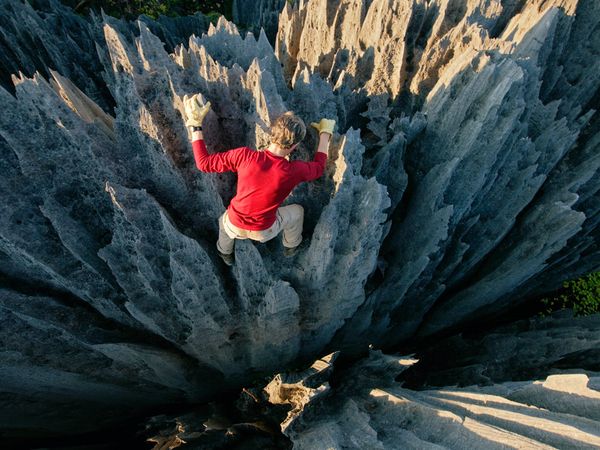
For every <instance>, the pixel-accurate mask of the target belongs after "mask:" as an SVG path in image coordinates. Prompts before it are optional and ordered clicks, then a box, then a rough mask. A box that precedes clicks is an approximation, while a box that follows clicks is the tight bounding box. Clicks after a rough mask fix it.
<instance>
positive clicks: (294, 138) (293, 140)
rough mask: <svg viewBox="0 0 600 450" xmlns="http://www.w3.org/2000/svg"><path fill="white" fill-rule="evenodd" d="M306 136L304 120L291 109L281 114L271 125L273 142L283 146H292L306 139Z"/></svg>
mask: <svg viewBox="0 0 600 450" xmlns="http://www.w3.org/2000/svg"><path fill="white" fill-rule="evenodd" d="M304 136H306V125H304V121H303V120H302V119H301V118H300V117H298V116H297V115H296V114H294V113H293V112H291V111H288V112H286V113H284V114H282V115H281V116H279V117H278V118H277V119H275V122H273V125H272V126H271V142H273V143H274V144H277V145H279V146H280V147H282V148H290V147H291V146H292V145H294V144H297V143H298V142H300V141H301V140H302V139H304Z"/></svg>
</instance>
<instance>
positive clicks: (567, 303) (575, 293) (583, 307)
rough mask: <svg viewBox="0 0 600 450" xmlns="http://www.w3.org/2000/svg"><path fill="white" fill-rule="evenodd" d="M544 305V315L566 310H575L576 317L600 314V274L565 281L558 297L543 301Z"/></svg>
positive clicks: (595, 273) (594, 273)
mask: <svg viewBox="0 0 600 450" xmlns="http://www.w3.org/2000/svg"><path fill="white" fill-rule="evenodd" d="M542 304H543V305H544V308H545V310H544V311H543V313H542V314H550V313H552V312H553V311H557V310H559V309H565V308H569V309H573V312H574V313H575V315H576V316H587V315H590V314H595V313H597V312H600V272H593V273H590V274H588V275H586V276H584V277H581V278H579V279H577V280H571V281H565V282H564V283H563V289H562V290H561V291H560V292H559V293H558V294H557V295H554V296H552V297H547V298H544V299H542Z"/></svg>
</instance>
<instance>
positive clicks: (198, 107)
mask: <svg viewBox="0 0 600 450" xmlns="http://www.w3.org/2000/svg"><path fill="white" fill-rule="evenodd" d="M183 107H184V109H185V116H186V119H187V120H186V121H185V126H186V127H201V126H202V121H203V120H204V117H206V115H207V114H208V110H209V109H210V102H206V105H202V104H201V100H200V94H196V95H192V96H191V97H188V96H187V95H186V96H184V97H183Z"/></svg>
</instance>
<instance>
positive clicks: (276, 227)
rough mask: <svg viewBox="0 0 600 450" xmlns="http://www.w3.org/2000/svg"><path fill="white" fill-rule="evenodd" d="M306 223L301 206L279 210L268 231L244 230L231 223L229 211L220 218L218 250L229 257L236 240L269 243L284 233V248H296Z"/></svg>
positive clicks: (300, 240)
mask: <svg viewBox="0 0 600 450" xmlns="http://www.w3.org/2000/svg"><path fill="white" fill-rule="evenodd" d="M303 223H304V208H303V207H302V206H300V205H288V206H282V207H280V208H278V209H277V220H275V223H273V225H271V227H270V228H268V229H266V230H258V231H257V230H244V229H242V228H238V227H236V226H235V225H233V224H232V223H231V222H230V221H229V217H228V216H227V211H225V213H224V214H223V215H222V216H221V217H219V240H218V241H217V249H218V250H219V251H220V252H221V253H223V254H225V255H229V254H231V253H233V245H234V243H235V239H252V240H253V241H258V242H267V241H269V240H271V239H273V238H274V237H275V236H277V235H278V234H279V232H280V231H283V246H284V247H288V248H294V247H297V246H298V245H300V242H302V224H303Z"/></svg>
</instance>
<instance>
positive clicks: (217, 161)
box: [192, 139, 249, 172]
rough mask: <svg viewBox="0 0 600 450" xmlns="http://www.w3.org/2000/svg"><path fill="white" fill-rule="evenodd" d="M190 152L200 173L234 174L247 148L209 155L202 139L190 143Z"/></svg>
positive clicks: (244, 156) (246, 152) (244, 157)
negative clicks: (191, 151) (192, 152)
mask: <svg viewBox="0 0 600 450" xmlns="http://www.w3.org/2000/svg"><path fill="white" fill-rule="evenodd" d="M192 150H193V151H194V160H195V161H196V167H197V168H198V170H201V171H202V172H235V171H236V170H237V168H238V167H239V165H240V164H241V163H242V162H243V161H244V160H245V159H246V156H247V154H248V151H249V149H248V148H247V147H240V148H235V149H233V150H228V151H226V152H220V153H213V154H212V155H209V154H208V151H207V150H206V144H204V140H202V139H199V140H196V141H193V142H192Z"/></svg>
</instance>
